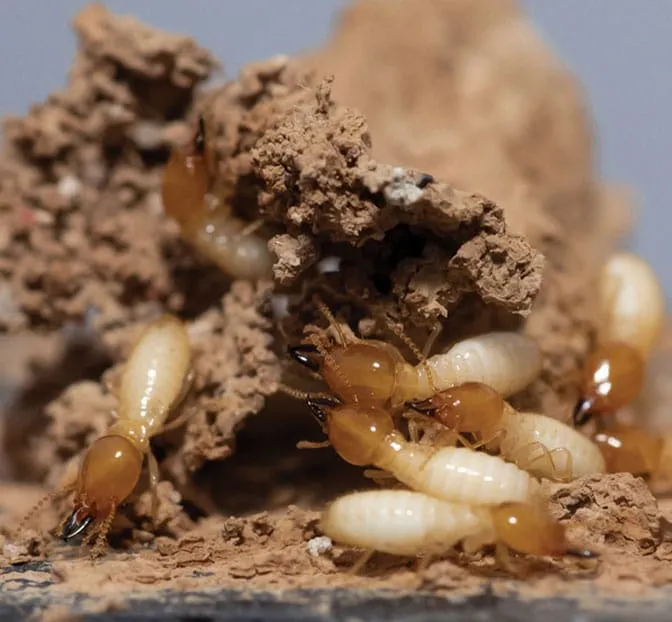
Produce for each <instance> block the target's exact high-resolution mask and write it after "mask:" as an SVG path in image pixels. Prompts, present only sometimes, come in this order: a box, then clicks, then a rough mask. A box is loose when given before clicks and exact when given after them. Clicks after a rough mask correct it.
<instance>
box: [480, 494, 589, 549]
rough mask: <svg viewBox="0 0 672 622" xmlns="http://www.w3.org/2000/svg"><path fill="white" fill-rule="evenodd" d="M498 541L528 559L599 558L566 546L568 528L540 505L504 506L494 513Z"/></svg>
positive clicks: (497, 508) (494, 510)
mask: <svg viewBox="0 0 672 622" xmlns="http://www.w3.org/2000/svg"><path fill="white" fill-rule="evenodd" d="M492 517H493V524H494V528H495V531H496V533H497V537H498V539H499V540H500V541H501V542H502V543H503V544H506V546H508V547H509V548H510V549H513V550H514V551H517V552H519V553H524V554H528V555H550V556H562V555H572V556H574V557H582V558H585V559H591V558H594V557H597V554H596V553H595V552H593V551H590V550H588V549H582V548H574V547H572V546H570V545H569V543H568V542H567V538H566V534H565V528H564V526H563V525H561V524H560V523H558V522H557V521H556V520H554V519H553V517H552V516H551V515H550V513H549V512H548V510H547V509H546V507H544V506H543V505H541V504H538V503H521V502H510V503H503V504H501V505H499V506H497V507H496V508H494V509H493V510H492Z"/></svg>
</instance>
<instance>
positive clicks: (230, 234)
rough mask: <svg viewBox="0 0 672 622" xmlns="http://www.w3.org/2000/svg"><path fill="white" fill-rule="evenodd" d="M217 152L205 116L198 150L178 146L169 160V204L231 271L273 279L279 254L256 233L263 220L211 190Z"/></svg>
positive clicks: (192, 238) (197, 242)
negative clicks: (243, 213)
mask: <svg viewBox="0 0 672 622" xmlns="http://www.w3.org/2000/svg"><path fill="white" fill-rule="evenodd" d="M211 157H212V155H211V152H210V148H209V147H208V143H207V140H206V133H205V122H204V120H203V118H202V117H200V118H199V120H198V130H197V132H196V136H195V138H194V141H193V145H192V149H191V150H185V149H175V150H173V152H172V154H171V156H170V159H169V160H168V163H167V164H166V167H165V170H164V174H163V183H162V198H163V206H164V209H165V211H166V213H167V214H168V215H169V216H170V217H172V218H174V219H175V220H176V221H177V223H178V224H179V225H180V231H181V233H182V235H183V236H184V238H185V239H187V240H188V241H189V242H191V244H193V245H194V246H195V247H196V249H198V251H200V252H201V253H202V254H203V255H205V256H206V257H208V259H210V261H212V262H213V263H215V264H216V265H217V266H219V268H220V269H221V270H223V271H224V272H225V273H226V274H228V275H230V276H232V277H234V278H238V279H250V280H258V279H262V278H271V276H272V267H273V255H272V254H271V252H270V251H269V249H268V241H267V240H266V239H264V238H263V237H262V236H259V235H257V234H255V233H254V230H255V229H256V228H257V224H255V223H246V222H244V221H242V220H240V219H239V218H235V217H234V216H233V215H232V214H231V213H230V210H229V209H228V208H226V207H224V206H222V205H219V203H218V199H217V198H216V197H213V196H212V195H210V194H209V191H210V173H209V171H210V163H209V160H210V158H211Z"/></svg>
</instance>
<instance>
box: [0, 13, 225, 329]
mask: <svg viewBox="0 0 672 622" xmlns="http://www.w3.org/2000/svg"><path fill="white" fill-rule="evenodd" d="M74 29H75V32H76V34H77V37H78V45H79V51H78V54H77V56H76V58H75V62H74V66H73V68H72V70H71V73H70V77H69V80H68V84H67V86H66V87H65V88H64V89H63V90H61V91H58V92H56V93H54V94H53V95H51V96H50V97H49V98H48V99H47V100H46V101H45V102H44V103H43V104H41V105H38V106H35V107H33V108H32V109H31V111H30V113H29V114H28V116H26V117H25V118H11V119H8V120H7V121H6V122H5V126H4V150H3V155H2V159H1V160H0V223H1V224H2V228H3V232H4V235H3V240H2V247H1V248H0V276H1V279H2V282H3V283H4V288H5V293H6V295H7V297H8V298H9V301H8V303H7V307H8V313H3V314H2V315H0V327H2V328H4V329H5V330H7V329H10V330H14V329H17V328H19V327H22V326H23V327H40V328H43V327H45V326H48V327H49V328H58V327H60V326H62V325H63V324H64V323H65V322H66V321H67V320H69V319H74V320H81V319H82V318H83V316H84V314H85V312H86V310H87V309H90V308H92V309H95V310H97V311H98V313H99V321H100V322H101V325H102V326H107V325H110V324H114V323H118V322H123V321H125V320H127V319H128V318H130V317H133V316H134V315H138V314H141V313H142V312H143V310H144V311H145V312H147V311H148V309H149V310H151V308H152V307H158V305H165V304H167V303H168V304H172V305H173V306H179V304H180V299H179V298H180V297H179V292H180V291H181V290H182V289H183V288H181V287H180V286H179V285H180V284H179V282H177V281H179V271H178V266H177V265H176V264H175V262H173V263H172V264H171V263H169V262H167V261H166V259H165V258H166V255H171V254H172V255H175V254H179V252H180V251H179V245H177V244H176V235H175V232H174V229H173V228H171V227H170V226H167V223H166V222H165V221H164V219H163V218H162V215H161V203H160V197H159V194H158V192H157V190H158V187H159V179H160V175H161V171H162V165H163V163H164V162H165V160H166V159H167V156H168V152H169V148H170V146H171V144H172V143H173V142H174V140H175V139H176V137H179V136H181V135H188V132H189V128H188V126H187V125H186V124H185V122H184V121H183V119H184V117H185V116H186V115H187V113H188V111H189V109H190V107H191V106H192V103H193V100H194V97H195V89H196V87H197V86H198V85H199V84H200V83H201V82H203V81H204V80H205V79H206V78H207V77H208V75H209V74H210V72H211V70H212V69H213V67H214V66H215V62H214V60H213V58H212V57H211V56H210V54H209V53H208V52H206V51H205V50H203V49H202V48H199V47H198V46H197V45H196V44H195V43H194V42H193V41H191V40H190V39H188V38H186V37H182V36H176V35H167V34H165V33H161V32H158V31H156V30H153V29H151V28H148V27H146V26H144V25H143V24H141V23H140V22H138V21H137V20H135V19H133V18H128V17H118V16H114V15H111V14H110V13H108V12H107V11H106V9H104V8H103V7H102V6H101V5H96V4H94V5H90V6H88V7H87V8H85V9H83V10H82V11H81V12H80V13H79V14H78V15H77V17H76V18H75V20H74ZM27 257H30V261H24V259H25V258H27Z"/></svg>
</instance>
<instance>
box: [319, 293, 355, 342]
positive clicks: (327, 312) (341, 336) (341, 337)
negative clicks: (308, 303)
mask: <svg viewBox="0 0 672 622" xmlns="http://www.w3.org/2000/svg"><path fill="white" fill-rule="evenodd" d="M313 302H314V303H315V306H316V307H317V308H318V309H319V310H320V313H321V314H322V315H323V316H324V318H325V319H326V320H327V322H329V324H330V325H331V326H333V327H334V330H335V331H336V333H337V334H338V338H339V340H340V342H341V344H340V345H342V346H345V345H346V344H347V343H348V340H347V339H346V338H345V333H344V332H343V328H341V325H340V324H339V323H338V322H337V321H336V318H335V317H334V314H333V313H332V312H331V310H330V309H329V307H327V305H325V304H324V302H322V299H321V298H320V297H319V296H318V295H317V294H315V295H314V296H313Z"/></svg>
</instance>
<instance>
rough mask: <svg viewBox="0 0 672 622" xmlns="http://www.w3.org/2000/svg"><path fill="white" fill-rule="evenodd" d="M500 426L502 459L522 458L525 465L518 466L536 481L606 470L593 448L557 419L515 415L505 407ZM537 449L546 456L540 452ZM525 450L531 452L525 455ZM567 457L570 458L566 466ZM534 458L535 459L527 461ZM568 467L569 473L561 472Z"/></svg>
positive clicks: (578, 434)
mask: <svg viewBox="0 0 672 622" xmlns="http://www.w3.org/2000/svg"><path fill="white" fill-rule="evenodd" d="M503 426H504V435H503V440H502V442H501V444H500V452H501V455H502V457H503V458H505V459H507V460H515V461H518V460H519V459H520V458H521V457H522V458H523V461H524V462H526V463H525V464H521V466H522V467H524V468H525V469H526V470H529V471H530V472H532V473H534V474H535V475H536V476H538V477H546V478H548V479H557V478H558V477H561V476H562V477H563V478H564V477H568V478H571V479H576V478H578V477H582V476H583V475H590V474H592V473H604V472H605V470H606V465H605V462H604V458H603V457H602V453H601V452H600V450H599V448H598V447H597V445H595V443H593V442H592V441H591V440H590V439H589V438H588V437H587V436H585V435H583V434H581V433H580V432H578V431H577V430H575V429H574V428H572V427H570V426H568V425H566V424H565V423H562V422H561V421H558V420H557V419H553V418H552V417H547V416H545V415H541V414H538V413H518V412H516V411H515V410H514V409H512V408H511V407H507V408H506V412H505V414H504V420H503ZM540 446H543V448H545V449H546V450H547V451H548V452H549V453H545V452H543V449H542V447H540ZM528 449H531V450H532V452H528V451H527V450H528ZM540 449H541V450H542V451H540ZM549 454H550V456H549ZM568 454H569V455H570V456H571V460H570V461H569V463H568V460H567V455H568ZM536 456H539V458H538V459H534V460H533V461H529V458H531V457H536ZM549 457H550V460H549ZM570 465H571V471H570V472H565V471H566V469H567V467H568V466H570Z"/></svg>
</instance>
